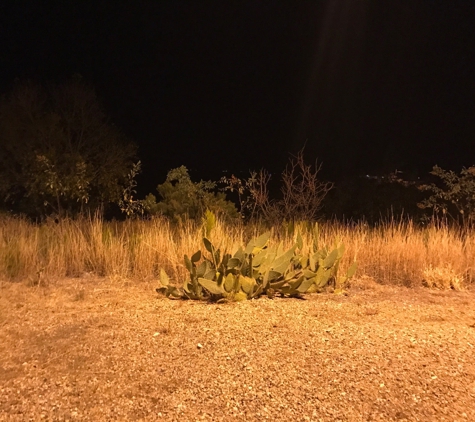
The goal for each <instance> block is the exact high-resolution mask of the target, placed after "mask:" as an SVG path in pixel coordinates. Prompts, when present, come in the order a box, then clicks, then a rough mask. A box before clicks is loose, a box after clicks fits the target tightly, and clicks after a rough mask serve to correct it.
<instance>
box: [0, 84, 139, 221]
mask: <svg viewBox="0 0 475 422" xmlns="http://www.w3.org/2000/svg"><path fill="white" fill-rule="evenodd" d="M135 150H136V149H135V146H134V145H132V144H131V143H129V142H127V140H126V139H125V138H124V136H123V135H122V134H121V132H120V131H119V130H118V129H117V128H116V127H115V126H114V125H112V124H111V123H109V122H108V120H107V118H106V115H105V114H104V111H103V109H102V106H101V104H100V102H99V100H98V98H97V96H96V93H95V91H94V90H93V89H92V88H91V87H90V86H89V85H88V84H86V83H85V82H84V81H83V80H82V79H81V78H80V77H74V78H72V79H71V80H69V81H67V82H66V83H63V84H57V85H48V86H42V85H40V84H37V83H33V82H25V83H17V84H16V85H15V87H14V89H13V90H12V91H11V92H10V93H9V94H7V95H4V96H2V98H1V99H0V195H1V196H2V197H3V200H4V201H5V202H6V203H7V204H8V205H9V206H10V207H11V208H14V209H16V210H18V211H22V212H27V213H30V214H35V215H43V216H44V215H49V214H57V215H59V216H62V215H65V214H76V213H78V212H81V211H85V210H87V209H97V208H99V207H102V208H103V207H104V206H106V205H107V204H109V203H116V202H118V200H119V199H120V197H121V195H122V192H123V185H124V183H127V175H128V173H129V171H130V169H131V168H132V165H133V161H134V157H135Z"/></svg>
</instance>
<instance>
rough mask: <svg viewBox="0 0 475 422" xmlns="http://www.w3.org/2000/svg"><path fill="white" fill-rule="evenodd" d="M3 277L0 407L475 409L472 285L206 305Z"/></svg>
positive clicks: (418, 412) (278, 414) (192, 413)
mask: <svg viewBox="0 0 475 422" xmlns="http://www.w3.org/2000/svg"><path fill="white" fill-rule="evenodd" d="M155 287H157V286H155V285H154V284H146V283H144V284H128V285H125V284H124V283H118V282H112V281H107V280H91V279H76V280H63V281H61V282H56V283H50V284H49V285H46V286H39V287H31V286H27V285H26V284H23V283H16V284H14V283H0V420H12V421H16V420H18V421H23V420H34V421H36V420H51V421H57V420H58V421H60V420H71V421H73V420H78V421H79V420H88V421H92V420H93V421H102V420H107V421H110V420H131V421H133V420H144V421H149V420H151V421H153V420H164V421H165V420H166V421H173V420H177V421H178V420H180V421H198V420H210V421H211V420H215V421H219V420H236V421H239V420H242V421H244V420H248V421H249V420H266V419H267V420H271V421H278V420H281V421H320V420H321V421H338V420H341V421H373V420H374V421H375V420H378V421H379V420H380V421H392V420H399V421H404V420H407V421H418V420H420V421H432V420H433V421H444V420H446V421H455V420H460V421H463V420H466V421H473V420H475V363H474V362H475V301H474V299H475V293H474V292H453V291H448V292H441V291H431V290H428V289H416V290H414V289H405V288H394V287H384V286H379V285H376V284H374V283H370V282H362V283H355V286H354V287H353V288H352V289H351V290H350V295H349V296H335V295H326V294H325V295H312V296H309V297H308V298H307V299H306V300H296V299H285V300H282V299H274V300H269V299H267V298H261V299H259V300H256V301H249V302H244V303H231V304H219V305H216V304H211V305H210V304H205V303H197V302H184V301H172V300H168V299H165V298H159V297H158V296H157V295H156V294H155V293H154V288H155Z"/></svg>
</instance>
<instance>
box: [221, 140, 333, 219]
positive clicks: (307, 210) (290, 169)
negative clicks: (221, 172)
mask: <svg viewBox="0 0 475 422" xmlns="http://www.w3.org/2000/svg"><path fill="white" fill-rule="evenodd" d="M320 170H321V165H318V163H315V166H312V165H308V164H306V163H305V159H304V151H303V149H302V150H300V151H299V152H298V153H297V155H296V156H292V157H291V158H290V159H289V163H288V164H287V166H286V168H285V170H284V171H283V173H282V180H281V181H282V187H281V193H282V198H281V199H280V200H276V201H275V200H272V199H271V198H270V195H269V188H268V185H269V182H270V179H271V176H270V174H269V173H268V172H267V171H266V170H260V171H259V172H251V175H250V177H249V178H248V179H247V180H242V179H240V178H238V177H236V176H234V175H233V176H231V177H230V178H226V177H223V178H222V179H221V182H222V183H224V184H225V185H226V186H225V187H224V190H225V191H230V192H236V193H237V195H238V202H239V210H240V213H241V216H242V217H245V216H247V217H249V219H251V220H252V219H255V218H256V217H261V218H263V219H264V220H265V221H267V222H269V223H271V224H277V223H280V222H282V221H284V220H289V221H290V220H300V221H315V220H317V218H318V215H319V212H320V210H321V209H322V206H323V200H324V199H325V196H326V195H327V194H328V192H329V191H330V190H331V189H332V187H333V184H332V183H329V182H323V181H321V180H320V179H319V178H318V173H319V172H320Z"/></svg>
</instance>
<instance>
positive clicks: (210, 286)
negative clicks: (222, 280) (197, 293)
mask: <svg viewBox="0 0 475 422" xmlns="http://www.w3.org/2000/svg"><path fill="white" fill-rule="evenodd" d="M198 283H200V284H201V286H202V287H203V288H205V289H206V290H207V291H208V292H210V293H211V294H213V295H222V294H223V293H224V291H223V289H222V288H221V287H219V286H218V284H217V283H216V282H215V281H212V280H208V279H207V278H199V279H198Z"/></svg>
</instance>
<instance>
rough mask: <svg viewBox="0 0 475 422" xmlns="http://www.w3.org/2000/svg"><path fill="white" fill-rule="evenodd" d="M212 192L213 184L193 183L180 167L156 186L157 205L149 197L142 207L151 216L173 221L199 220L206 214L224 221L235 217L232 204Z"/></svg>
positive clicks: (186, 172)
mask: <svg viewBox="0 0 475 422" xmlns="http://www.w3.org/2000/svg"><path fill="white" fill-rule="evenodd" d="M215 188H216V183H215V182H212V181H203V180H201V181H200V182H193V181H192V180H191V178H190V175H189V173H188V169H187V168H186V167H185V166H181V167H178V168H175V169H172V170H170V171H169V172H168V175H167V178H166V180H165V182H164V183H162V184H160V185H158V187H157V191H158V193H159V195H160V197H161V198H162V200H161V201H160V202H158V203H157V202H156V197H155V196H154V195H152V194H149V195H148V196H147V197H146V198H145V200H144V201H143V203H144V207H145V210H146V211H148V212H149V213H150V214H162V215H165V216H167V217H170V218H172V219H173V220H174V221H182V220H184V219H186V218H190V219H194V220H200V219H202V218H203V216H204V214H205V212H206V210H210V211H212V212H214V213H215V214H217V215H221V216H222V217H226V218H236V217H238V212H237V210H236V207H235V206H234V204H233V203H232V202H230V201H227V200H226V196H225V194H224V193H221V192H219V193H216V192H215V191H214V190H215Z"/></svg>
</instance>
